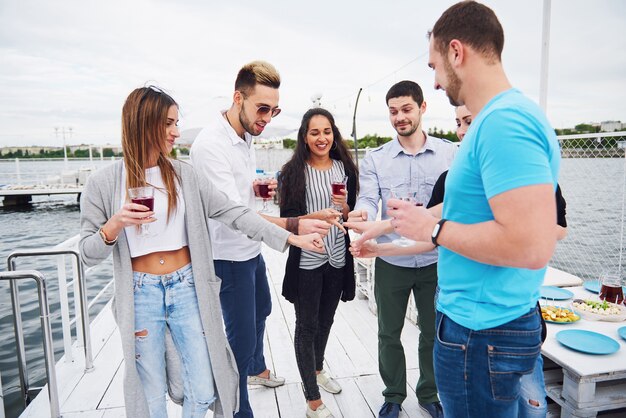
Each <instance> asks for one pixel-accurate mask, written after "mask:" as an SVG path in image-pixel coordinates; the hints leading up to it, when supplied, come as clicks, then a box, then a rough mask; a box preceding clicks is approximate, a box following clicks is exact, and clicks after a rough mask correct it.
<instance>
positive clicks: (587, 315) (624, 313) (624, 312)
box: [570, 302, 626, 322]
mask: <svg viewBox="0 0 626 418" xmlns="http://www.w3.org/2000/svg"><path fill="white" fill-rule="evenodd" d="M607 303H609V304H610V305H612V306H616V307H617V308H618V309H619V310H620V312H621V313H620V314H613V315H602V314H598V313H595V312H588V311H583V310H581V309H578V308H576V307H575V306H574V302H572V303H571V304H570V307H571V308H572V310H573V311H574V312H576V313H577V314H578V315H579V316H580V317H581V318H583V319H586V320H587V321H606V322H622V321H624V320H626V307H624V306H623V305H616V304H614V303H610V302H607Z"/></svg>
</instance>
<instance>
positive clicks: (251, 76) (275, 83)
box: [235, 61, 280, 96]
mask: <svg viewBox="0 0 626 418" xmlns="http://www.w3.org/2000/svg"><path fill="white" fill-rule="evenodd" d="M257 84H260V85H262V86H267V87H271V88H273V89H277V88H279V87H280V74H278V71H277V70H276V68H274V66H273V65H272V64H270V63H269V62H265V61H252V62H250V63H248V64H246V65H244V66H243V67H241V69H240V70H239V73H238V74H237V79H236V80H235V90H238V91H240V92H241V93H243V94H244V95H245V96H249V95H251V94H252V93H253V91H254V87H255V86H256V85H257Z"/></svg>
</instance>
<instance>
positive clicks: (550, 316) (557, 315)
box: [541, 305, 580, 325]
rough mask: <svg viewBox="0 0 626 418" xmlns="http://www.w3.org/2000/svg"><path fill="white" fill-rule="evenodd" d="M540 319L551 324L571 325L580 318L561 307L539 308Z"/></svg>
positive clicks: (544, 306)
mask: <svg viewBox="0 0 626 418" xmlns="http://www.w3.org/2000/svg"><path fill="white" fill-rule="evenodd" d="M541 317H542V318H543V320H544V321H546V322H549V323H551V324H562V325H563V324H571V323H573V322H576V321H579V320H580V316H579V315H576V313H574V312H573V311H572V310H571V309H567V308H564V307H562V306H551V305H542V306H541Z"/></svg>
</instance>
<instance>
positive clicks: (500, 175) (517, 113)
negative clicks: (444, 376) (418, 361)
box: [437, 89, 560, 330]
mask: <svg viewBox="0 0 626 418" xmlns="http://www.w3.org/2000/svg"><path fill="white" fill-rule="evenodd" d="M559 164H560V150H559V145H558V142H557V139H556V135H555V133H554V129H552V127H551V126H550V124H549V122H548V120H547V118H546V116H545V115H544V113H543V111H542V110H541V109H540V108H539V106H537V105H536V104H535V103H534V102H532V101H531V100H529V99H528V98H527V97H525V96H524V95H523V94H522V93H521V92H520V91H519V90H517V89H510V90H507V91H505V92H503V93H500V94H499V95H497V96H496V97H494V98H493V99H491V101H490V102H489V103H487V105H486V106H485V107H484V108H483V110H482V111H481V112H480V113H479V114H478V115H477V116H476V118H475V119H474V120H473V121H472V125H471V126H470V128H469V130H468V131H467V134H466V136H465V139H464V140H463V142H462V143H461V146H460V148H459V152H458V153H457V156H456V158H455V160H454V161H453V163H452V165H451V167H450V171H449V173H448V177H447V179H446V183H445V187H446V193H445V197H444V201H443V217H444V218H446V219H449V220H451V221H454V222H459V223H462V224H475V223H480V222H486V221H490V220H493V219H494V217H493V213H492V212H491V208H490V206H489V199H491V198H492V197H494V196H496V195H498V194H500V193H503V192H506V191H508V190H512V189H516V188H519V187H524V186H530V185H535V184H546V183H550V184H552V185H554V187H555V188H556V183H557V175H558V171H559ZM544 273H545V268H543V269H539V270H529V269H523V268H511V267H498V266H493V265H489V264H484V263H479V262H476V261H473V260H470V259H469V258H466V257H463V256H462V255H459V254H457V253H454V252H452V251H450V250H448V249H446V248H443V247H442V248H440V249H439V266H438V274H439V287H440V292H439V298H438V303H437V309H438V310H439V311H441V312H443V313H444V314H446V315H447V316H449V317H450V318H451V319H452V320H453V321H455V322H457V323H458V324H460V325H462V326H464V327H467V328H470V329H473V330H482V329H487V328H493V327H496V326H499V325H502V324H505V323H507V322H509V321H512V320H513V319H515V318H518V317H520V316H521V315H523V314H525V313H526V312H528V311H529V310H530V309H531V308H532V307H533V306H534V305H535V304H536V303H537V300H538V298H539V287H540V286H541V283H542V282H543V276H544Z"/></svg>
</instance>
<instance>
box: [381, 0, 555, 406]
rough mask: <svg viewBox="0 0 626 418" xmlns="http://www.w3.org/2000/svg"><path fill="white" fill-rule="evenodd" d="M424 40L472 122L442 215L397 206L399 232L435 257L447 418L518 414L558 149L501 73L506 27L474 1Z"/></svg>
mask: <svg viewBox="0 0 626 418" xmlns="http://www.w3.org/2000/svg"><path fill="white" fill-rule="evenodd" d="M429 37H430V56H429V66H430V67H431V68H432V69H433V70H434V71H435V87H436V88H437V89H442V90H445V91H446V94H447V96H448V98H449V100H450V102H451V103H452V104H453V105H457V106H458V105H462V104H464V105H465V106H467V108H468V109H469V110H470V112H471V113H472V114H474V115H476V117H475V119H474V121H473V123H472V125H471V127H470V129H469V130H468V132H467V135H466V136H465V139H464V141H463V143H462V144H461V146H460V149H459V152H458V154H457V156H456V159H455V160H454V162H453V163H452V166H451V167H450V171H449V174H448V178H447V180H446V194H445V198H444V203H443V213H442V214H438V213H436V212H435V211H433V212H430V211H429V210H427V209H425V208H418V207H415V206H411V205H409V204H406V202H401V201H398V200H392V201H390V202H389V206H390V207H392V208H391V209H390V210H389V215H390V216H391V217H393V218H394V219H393V221H392V222H391V224H392V225H393V227H394V228H395V230H396V232H398V233H399V234H401V235H403V236H406V237H409V238H412V239H415V240H418V241H426V240H432V242H433V243H434V244H435V245H439V246H441V248H440V250H439V266H438V275H439V286H440V292H439V296H438V302H437V330H436V332H437V334H436V340H435V350H434V356H435V378H436V382H437V387H438V389H439V396H440V398H441V402H442V404H443V409H444V414H445V415H446V416H472V417H473V416H493V417H495V416H498V417H504V416H516V415H517V398H518V397H519V386H520V385H519V381H520V378H521V376H522V375H524V374H528V373H531V372H532V370H533V367H534V365H535V361H536V358H537V356H539V355H540V349H541V326H540V314H539V312H538V311H537V309H536V303H537V300H538V298H539V286H540V285H541V283H542V281H543V276H544V272H545V266H546V264H547V262H548V260H549V259H550V257H551V256H552V253H553V251H554V248H555V244H556V235H555V233H554V223H555V215H554V214H555V213H556V209H555V199H554V192H555V187H556V182H557V174H558V169H559V163H560V152H559V147H558V142H557V140H556V136H555V134H554V130H553V129H552V128H551V127H550V124H549V123H548V121H547V119H546V117H545V115H544V114H543V112H542V111H541V110H540V109H539V107H538V106H537V105H536V104H535V103H533V102H532V101H531V100H529V99H528V98H526V97H525V96H524V95H523V94H522V93H521V92H519V91H518V90H516V89H513V88H512V87H511V85H510V83H509V81H508V79H507V77H506V74H505V72H504V69H503V66H502V62H501V53H502V48H503V45H504V34H503V30H502V26H501V25H500V22H499V21H498V19H497V17H496V16H495V14H494V12H493V11H492V10H491V9H489V8H488V7H486V6H484V5H481V4H479V3H476V2H473V1H469V2H462V3H458V4H456V5H454V6H452V7H450V8H449V9H448V10H446V11H445V12H444V14H443V15H442V16H441V17H440V18H439V20H438V21H437V23H436V24H435V26H434V28H433V30H432V32H431V33H430V34H429Z"/></svg>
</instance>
